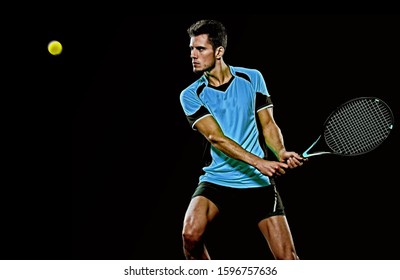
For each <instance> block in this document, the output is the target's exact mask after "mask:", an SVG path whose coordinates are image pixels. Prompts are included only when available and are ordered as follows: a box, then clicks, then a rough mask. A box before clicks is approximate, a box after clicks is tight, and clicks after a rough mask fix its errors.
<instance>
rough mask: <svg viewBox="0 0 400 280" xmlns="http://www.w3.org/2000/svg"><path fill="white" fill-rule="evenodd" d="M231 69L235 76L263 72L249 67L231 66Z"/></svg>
mask: <svg viewBox="0 0 400 280" xmlns="http://www.w3.org/2000/svg"><path fill="white" fill-rule="evenodd" d="M230 67H231V70H232V71H233V73H234V74H237V73H245V74H249V75H259V74H261V72H260V71H259V70H258V69H256V68H249V67H243V66H230Z"/></svg>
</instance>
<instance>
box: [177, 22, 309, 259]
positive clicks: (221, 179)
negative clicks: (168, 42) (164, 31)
mask: <svg viewBox="0 0 400 280" xmlns="http://www.w3.org/2000/svg"><path fill="white" fill-rule="evenodd" d="M187 32H188V35H189V37H190V45H189V46H190V56H191V59H192V65H193V72H195V73H199V74H200V75H201V76H200V78H199V79H198V80H196V81H195V82H194V83H192V84H191V85H189V86H188V87H187V88H185V89H184V90H183V91H182V92H181V94H180V102H181V105H182V108H183V111H184V113H185V115H186V117H187V119H188V121H189V123H190V125H191V127H192V129H194V130H196V131H198V132H199V133H201V134H202V135H203V136H204V137H205V139H207V141H208V143H210V144H211V145H210V156H211V161H210V162H209V163H208V164H207V165H206V166H204V168H203V173H202V174H201V176H200V178H199V184H198V186H197V188H196V190H195V192H194V194H193V196H192V199H191V201H190V204H189V206H188V208H187V211H186V214H185V218H184V224H183V232H182V238H183V249H184V254H185V257H186V259H210V255H209V253H208V250H207V248H206V244H205V240H204V236H205V232H206V229H207V225H208V224H209V223H210V222H211V221H213V219H214V218H215V217H216V216H217V215H219V214H220V213H223V212H224V211H226V212H227V211H230V209H233V208H234V207H236V206H237V204H236V202H237V201H240V202H241V204H240V205H241V207H243V211H244V213H246V215H248V219H251V220H252V221H253V220H254V222H255V223H257V225H258V228H259V229H260V231H261V232H262V234H263V236H264V237H265V239H266V241H267V242H268V245H269V248H270V249H271V252H272V254H273V256H274V258H275V259H299V257H298V256H297V253H296V250H295V246H294V243H293V240H292V235H291V232H290V229H289V226H288V223H287V220H286V216H285V212H284V207H283V204H282V201H281V198H280V196H279V193H278V191H277V189H276V187H275V183H274V180H273V177H275V176H280V175H283V174H285V173H286V171H287V170H288V169H292V168H296V167H298V166H301V165H302V164H303V163H304V161H305V159H303V158H302V157H301V156H300V155H299V154H297V153H296V152H292V151H287V150H286V148H285V146H284V141H283V136H282V134H281V130H280V128H279V127H278V125H277V124H276V122H275V120H274V118H273V112H272V107H273V104H272V101H271V98H270V95H269V93H268V91H267V87H266V83H265V81H264V78H263V76H262V75H261V73H260V72H259V71H258V70H255V69H249V68H244V67H235V66H231V65H228V64H227V63H225V61H224V58H223V57H224V54H225V50H226V47H227V31H226V28H225V26H224V25H223V24H222V23H220V22H218V21H216V20H200V21H198V22H196V23H194V24H193V25H191V26H190V27H189V28H188V30H187ZM262 138H263V139H264V140H263V141H264V143H261V141H260V139H262ZM265 145H266V146H265ZM263 147H264V148H263ZM266 148H268V149H269V150H270V151H272V152H273V154H274V156H275V157H276V160H268V159H267V149H266ZM235 205H236V206H235Z"/></svg>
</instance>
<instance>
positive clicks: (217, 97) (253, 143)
mask: <svg viewBox="0 0 400 280" xmlns="http://www.w3.org/2000/svg"><path fill="white" fill-rule="evenodd" d="M229 68H230V71H231V73H232V75H233V77H232V79H231V80H230V81H229V83H226V84H224V85H222V86H220V87H213V86H211V85H209V84H208V80H207V78H206V77H205V76H204V75H202V76H201V77H200V78H199V79H197V80H196V81H195V82H193V83H192V84H191V85H189V86H188V87H187V88H185V89H184V90H183V91H182V92H181V94H180V102H181V105H182V108H183V111H184V113H185V115H186V117H187V119H188V121H189V124H190V125H191V127H192V129H194V130H196V127H195V124H196V122H197V121H199V120H200V119H202V118H204V117H205V116H208V115H212V116H213V117H214V118H215V120H216V121H217V122H218V124H219V125H220V126H221V129H222V131H223V133H224V134H225V135H226V136H227V137H229V138H231V139H232V140H233V141H235V142H237V143H238V144H239V145H240V146H242V147H243V148H244V149H245V150H247V151H249V152H250V153H253V154H255V155H257V156H259V157H261V158H265V157H266V151H265V150H264V149H263V148H262V145H261V142H260V134H259V130H258V127H257V111H259V110H263V109H266V108H269V107H272V106H273V104H272V101H271V98H270V95H269V93H268V90H267V86H266V84H265V80H264V78H263V76H262V74H261V73H260V71H258V70H256V69H249V68H244V67H235V66H229ZM209 153H210V158H211V161H210V163H209V164H207V165H206V166H204V167H203V173H202V174H201V175H200V178H199V183H200V182H203V181H207V182H211V183H214V184H218V185H221V186H227V187H233V188H252V187H262V186H268V185H270V184H271V182H270V179H269V177H268V176H265V175H263V174H261V172H259V171H258V170H257V169H255V168H254V167H252V166H250V165H248V164H247V163H244V162H242V161H239V160H236V159H233V158H230V157H228V156H226V155H225V154H224V153H222V152H221V151H219V150H218V149H216V148H214V147H213V146H212V145H211V146H210V150H209Z"/></svg>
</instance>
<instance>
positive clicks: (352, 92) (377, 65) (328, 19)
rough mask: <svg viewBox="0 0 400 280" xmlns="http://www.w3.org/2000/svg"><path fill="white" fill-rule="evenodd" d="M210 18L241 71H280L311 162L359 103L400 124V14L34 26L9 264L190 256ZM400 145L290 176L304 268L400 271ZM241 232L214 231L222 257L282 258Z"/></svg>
mask: <svg viewBox="0 0 400 280" xmlns="http://www.w3.org/2000/svg"><path fill="white" fill-rule="evenodd" d="M200 18H216V19H219V20H221V21H223V22H224V23H225V24H226V26H227V28H228V32H229V39H228V47H227V51H226V55H225V61H226V62H227V63H228V64H231V65H236V66H244V67H250V68H257V69H259V70H260V71H261V72H262V73H263V74H264V77H265V80H266V83H267V86H268V89H269V92H270V94H271V96H272V98H273V101H274V104H275V109H274V114H275V119H276V121H277V122H278V124H279V126H280V127H281V129H282V132H283V134H284V138H285V144H286V146H287V148H288V149H290V150H295V151H298V152H303V151H304V150H305V149H306V148H307V147H308V146H309V145H310V144H311V142H312V141H314V140H315V138H316V137H317V136H318V134H319V132H320V129H321V126H322V124H323V122H324V120H325V118H326V117H327V116H328V114H329V113H330V112H331V111H332V110H333V109H334V108H335V107H337V106H338V105H340V104H341V103H343V102H344V101H346V100H348V99H351V98H353V97H358V96H376V97H379V98H382V99H383V100H384V101H386V102H387V103H388V104H389V105H390V106H391V108H392V110H393V112H394V114H395V121H397V120H398V119H399V116H398V112H399V108H398V103H397V102H395V100H396V99H398V93H399V83H398V79H399V65H400V55H399V49H400V43H399V42H398V38H397V37H398V30H399V27H400V20H399V17H398V16H397V15H272V14H269V15H192V16H189V15H173V14H171V15H168V14H164V15H162V16H150V15H143V16H122V15H121V16H118V15H114V16H105V15H104V14H101V15H100V14H96V15H90V16H88V15H74V14H70V15H69V16H60V15H57V14H52V15H48V16H47V17H46V18H40V19H37V20H32V21H31V22H30V23H26V24H25V25H24V26H23V32H24V34H26V35H25V36H26V38H27V40H26V43H28V42H30V43H28V44H29V46H30V47H29V48H26V49H25V50H26V51H25V52H24V53H21V57H22V58H23V60H22V61H21V62H19V60H18V62H17V60H16V62H15V63H14V66H16V67H15V68H13V69H15V70H17V71H16V73H20V74H18V75H17V77H16V78H17V79H16V81H15V82H14V88H13V89H14V95H13V96H12V97H13V99H12V100H13V101H15V102H13V103H12V104H13V105H15V108H14V107H13V109H14V110H12V111H13V115H11V117H10V119H13V120H14V121H16V122H17V123H18V125H15V126H11V127H10V128H11V131H12V132H13V133H10V135H18V136H12V137H11V138H10V140H11V142H12V144H14V145H13V146H12V147H15V146H17V147H18V148H15V149H13V150H15V154H16V155H17V156H12V157H11V158H12V160H10V162H9V165H8V166H10V167H11V168H10V170H17V172H16V174H15V176H13V183H12V184H9V186H10V187H9V188H8V189H12V190H14V191H15V192H13V194H14V196H13V197H14V198H15V199H10V197H11V196H9V198H8V199H7V200H8V202H9V204H7V209H8V210H7V211H9V212H10V211H11V212H12V213H13V215H12V216H11V215H8V216H9V217H12V219H10V223H7V226H4V228H5V230H3V233H4V234H5V236H7V237H6V238H4V239H3V240H8V241H7V242H6V243H8V245H10V246H9V247H10V249H9V250H8V249H7V250H3V251H2V252H1V254H2V258H6V259H8V258H14V259H152V260H153V259H183V258H184V257H183V252H182V247H181V246H182V245H181V227H182V221H183V216H184V212H185V210H186V206H187V205H188V202H189V200H190V196H191V194H192V192H193V190H194V188H195V186H196V183H197V179H198V175H199V173H200V168H201V166H200V160H201V156H202V149H201V143H202V140H201V138H200V136H199V135H197V134H196V132H194V131H192V130H191V129H190V127H189V125H188V123H187V120H186V118H185V116H184V114H183V111H182V109H181V107H180V104H179V94H180V91H181V90H182V89H183V88H184V87H186V86H187V85H188V84H189V83H191V82H192V81H194V79H195V78H196V76H195V75H194V74H193V73H192V69H191V61H190V57H189V48H188V45H189V38H188V36H187V34H186V28H187V27H188V26H189V25H190V24H191V23H192V22H194V21H195V20H197V19H200ZM28 38H29V39H30V41H29V40H28ZM51 40H59V41H60V42H61V43H62V44H63V47H64V49H63V52H62V54H61V55H59V56H52V55H50V54H49V53H48V51H47V44H48V42H50V41H51ZM16 58H18V57H16ZM22 75H23V76H22ZM14 77H15V76H14ZM18 93H20V95H18ZM398 141H399V136H398V128H397V125H396V123H395V126H394V130H393V132H392V134H391V135H390V137H389V138H388V139H387V141H386V142H385V143H384V144H383V145H382V146H380V147H378V148H377V149H376V150H374V151H372V152H370V153H369V154H366V155H362V156H358V157H352V158H343V157H336V156H322V157H315V158H312V159H311V160H310V161H309V162H308V163H307V165H305V166H303V167H302V168H301V169H297V170H294V171H291V172H289V173H288V174H287V175H286V176H284V177H281V178H279V180H278V187H279V190H280V192H281V196H282V198H283V201H284V204H285V207H286V212H287V217H288V221H289V223H290V226H291V230H292V233H293V237H294V241H295V243H296V247H297V250H298V254H299V256H300V258H302V259H327V260H330V259H397V258H398V256H397V252H398V251H399V249H400V242H399V241H398V236H399V234H400V232H399V229H398V214H399V208H398V200H397V196H396V194H397V185H398V183H397V180H396V179H397V177H398V176H397V174H396V172H397V170H398V163H397V159H398V158H399V152H398V148H397V146H395V143H398ZM15 144H17V145H15ZM11 173H12V172H10V174H11ZM9 205H10V206H9ZM18 209H20V210H21V209H23V210H22V211H17V210H18ZM17 212H18V213H17ZM241 222H243V221H240V220H238V221H235V220H231V221H219V222H218V223H216V224H215V225H213V226H212V227H211V228H210V230H211V233H212V234H211V235H210V241H209V242H210V246H211V247H210V253H211V254H212V257H213V258H215V259H271V258H272V257H271V255H270V253H269V251H268V247H267V245H266V244H265V242H264V241H263V239H262V237H261V236H260V233H258V231H257V230H256V229H254V228H252V227H246V226H245V225H242V224H240V223H241ZM17 229H18V230H17ZM7 248H8V247H7Z"/></svg>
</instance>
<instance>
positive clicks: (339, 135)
mask: <svg viewBox="0 0 400 280" xmlns="http://www.w3.org/2000/svg"><path fill="white" fill-rule="evenodd" d="M393 122H394V117H393V113H392V111H391V109H390V108H389V106H388V105H387V104H386V103H385V102H383V101H382V100H381V99H379V98H376V97H358V98H354V99H352V100H349V101H347V102H345V103H343V104H342V105H340V106H339V107H337V108H336V109H335V110H334V111H333V112H332V113H331V114H330V115H329V117H328V118H327V119H326V121H325V123H324V125H323V129H322V133H321V134H320V136H319V137H318V138H317V140H316V141H315V142H314V143H313V144H312V145H311V146H310V147H309V148H308V149H307V150H306V151H305V152H303V154H302V157H303V158H309V157H311V156H318V155H323V154H333V155H341V156H356V155H361V154H365V153H368V152H370V151H372V150H374V149H375V148H377V147H378V146H379V145H381V144H382V143H383V141H384V140H386V138H387V137H388V136H389V134H390V132H391V131H392V129H393Z"/></svg>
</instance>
